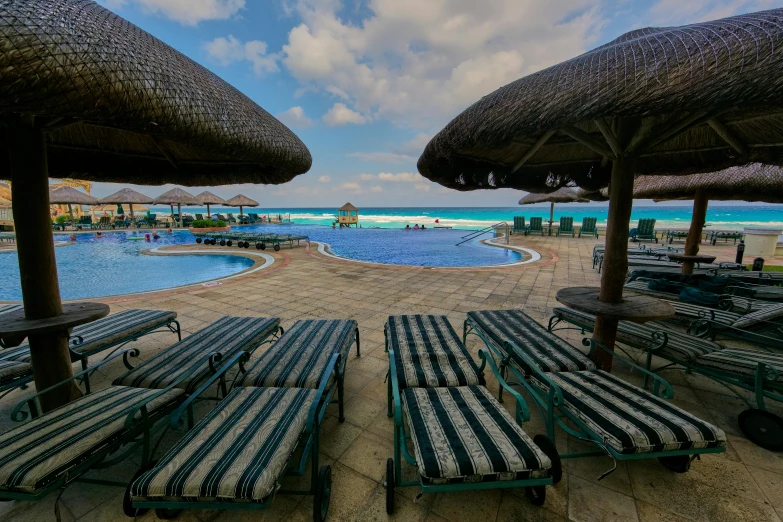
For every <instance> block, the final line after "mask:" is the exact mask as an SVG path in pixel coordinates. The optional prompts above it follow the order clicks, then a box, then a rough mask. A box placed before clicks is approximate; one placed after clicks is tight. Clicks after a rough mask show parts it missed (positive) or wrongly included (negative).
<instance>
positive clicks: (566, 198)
mask: <svg viewBox="0 0 783 522" xmlns="http://www.w3.org/2000/svg"><path fill="white" fill-rule="evenodd" d="M588 202H589V200H587V199H585V198H580V197H579V196H578V195H577V194H576V191H575V190H574V189H572V188H570V187H561V188H559V189H557V190H556V191H554V192H550V193H548V194H537V193H535V192H531V193H530V194H528V195H527V196H525V197H524V198H522V199H520V200H519V204H520V205H532V204H534V203H588Z"/></svg>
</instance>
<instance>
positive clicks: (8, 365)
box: [0, 361, 33, 386]
mask: <svg viewBox="0 0 783 522" xmlns="http://www.w3.org/2000/svg"><path fill="white" fill-rule="evenodd" d="M32 374H33V367H32V366H31V365H30V364H29V363H23V362H17V361H0V386H3V385H5V384H9V383H11V382H14V381H16V380H17V379H19V378H20V377H27V376H30V375H32Z"/></svg>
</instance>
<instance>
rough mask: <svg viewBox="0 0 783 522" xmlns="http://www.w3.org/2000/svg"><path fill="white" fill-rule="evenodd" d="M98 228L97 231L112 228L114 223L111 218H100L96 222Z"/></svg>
mask: <svg viewBox="0 0 783 522" xmlns="http://www.w3.org/2000/svg"><path fill="white" fill-rule="evenodd" d="M98 228H99V229H106V228H114V223H113V222H112V218H111V217H110V216H102V217H101V219H100V221H99V222H98Z"/></svg>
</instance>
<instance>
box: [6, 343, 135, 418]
mask: <svg viewBox="0 0 783 522" xmlns="http://www.w3.org/2000/svg"><path fill="white" fill-rule="evenodd" d="M139 353H140V352H139V349H138V348H128V349H127V350H122V351H119V352H117V353H115V354H114V355H112V356H110V357H107V358H106V359H104V360H102V361H101V362H99V363H98V364H95V365H93V366H90V367H89V368H87V369H85V370H82V371H80V372H77V373H75V374H73V375H72V376H71V377H69V378H67V379H65V380H64V381H60V382H58V383H57V384H54V385H52V386H49V387H48V388H46V389H43V390H41V391H38V392H36V393H35V395H33V396H31V397H28V398H27V399H25V400H23V401H22V402H20V403H19V404H17V405H16V406H15V407H14V409H13V410H12V411H11V420H13V421H14V422H22V421H24V420H26V419H27V418H28V417H29V416H31V415H32V416H33V417H37V416H38V411H39V409H38V406H37V400H38V398H39V397H40V396H41V395H43V394H44V393H49V392H50V391H52V390H55V389H57V388H59V387H60V386H64V385H66V384H67V383H69V382H71V381H74V380H76V379H79V378H80V377H82V376H83V375H86V374H88V373H92V372H94V371H95V370H96V369H97V368H99V367H101V366H103V365H104V364H106V363H109V362H111V361H113V360H114V359H117V358H118V357H122V358H123V360H125V361H127V360H128V357H138V356H139ZM25 406H28V408H29V410H30V411H29V412H26V411H24V410H23V408H24V407H25Z"/></svg>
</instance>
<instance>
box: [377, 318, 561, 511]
mask: <svg viewBox="0 0 783 522" xmlns="http://www.w3.org/2000/svg"><path fill="white" fill-rule="evenodd" d="M385 332H386V347H387V350H388V354H389V391H390V396H391V400H390V404H391V403H392V402H393V405H394V407H393V415H394V458H393V459H388V461H387V463H386V512H387V513H388V514H392V513H393V512H394V490H395V488H397V487H406V486H419V487H420V488H421V491H422V493H431V492H432V493H434V492H458V491H465V490H473V489H479V490H480V489H494V488H522V487H524V488H525V492H526V494H527V496H528V497H529V498H530V499H531V501H532V502H533V503H534V504H536V505H541V504H543V503H544V501H545V499H546V489H545V486H547V485H549V484H552V483H554V482H557V481H558V480H559V479H560V477H561V476H562V469H561V468H560V465H559V463H560V461H559V458H558V455H557V450H556V449H555V447H554V444H552V443H551V442H550V441H549V440H547V439H546V438H545V437H537V438H536V440H535V441H534V440H531V439H530V437H528V435H527V434H526V433H525V432H524V431H523V430H522V428H521V427H520V426H519V425H518V424H517V423H519V424H521V423H522V422H524V421H526V420H528V419H529V416H530V412H529V411H528V409H527V407H526V405H525V402H524V400H523V399H522V397H521V396H520V395H519V394H518V393H516V391H514V390H513V389H512V388H510V387H508V385H507V384H506V383H505V381H504V380H503V379H502V378H501V377H500V375H499V373H496V375H497V376H498V382H499V383H500V385H501V386H503V387H506V388H507V389H508V391H509V393H511V394H512V396H513V397H514V398H515V399H516V400H517V404H516V419H514V418H512V416H511V415H510V414H509V413H508V411H507V410H506V409H505V408H504V407H503V406H501V405H500V404H499V403H498V401H497V400H495V399H494V398H493V397H492V394H491V393H490V392H489V390H488V389H487V388H486V387H485V386H484V377H483V374H482V371H483V368H484V366H485V365H487V364H488V365H489V366H490V368H491V369H492V370H493V372H497V368H496V367H495V363H494V361H493V360H492V357H491V356H490V355H489V354H487V353H486V352H485V351H482V352H481V353H480V357H482V359H483V361H484V362H483V363H482V367H481V368H479V367H477V366H476V364H475V363H474V362H473V360H472V359H471V357H470V355H469V354H468V352H467V350H466V349H465V346H464V344H463V343H462V342H460V340H459V337H458V336H457V333H456V332H455V331H454V329H453V328H452V327H451V325H450V324H449V322H448V319H447V318H446V317H445V316H434V315H427V316H422V315H403V316H392V317H389V320H388V322H387V324H386V328H385ZM403 412H404V414H405V417H406V419H407V426H408V431H409V433H410V439H411V442H412V446H413V455H411V454H410V453H409V449H408V447H409V445H408V444H407V440H408V435H407V433H406V426H405V424H406V423H405V422H404V421H403ZM389 414H390V415H391V414H392V408H391V407H390V411H389ZM515 420H516V422H515ZM403 459H404V460H405V462H407V463H408V464H409V465H411V466H415V467H416V468H417V470H418V477H417V479H416V480H411V481H403V480H402V461H403Z"/></svg>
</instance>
